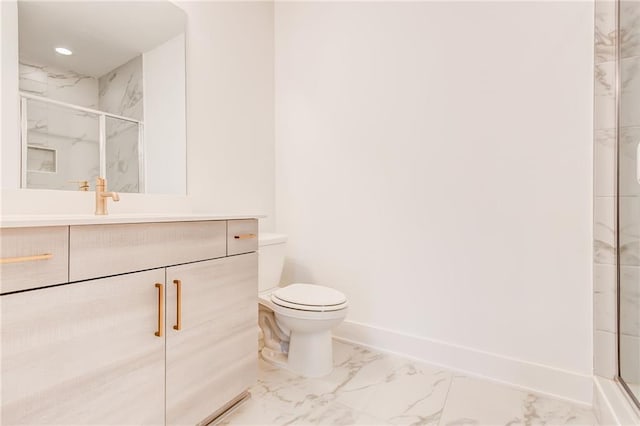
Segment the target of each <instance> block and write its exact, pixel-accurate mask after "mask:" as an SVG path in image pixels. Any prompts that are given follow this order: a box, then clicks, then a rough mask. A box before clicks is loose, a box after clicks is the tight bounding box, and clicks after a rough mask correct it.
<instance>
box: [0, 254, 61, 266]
mask: <svg viewBox="0 0 640 426" xmlns="http://www.w3.org/2000/svg"><path fill="white" fill-rule="evenodd" d="M52 257H53V254H51V253H44V254H36V255H33V256H18V257H3V258H0V265H4V264H5V263H23V262H32V261H34V260H49V259H51V258H52Z"/></svg>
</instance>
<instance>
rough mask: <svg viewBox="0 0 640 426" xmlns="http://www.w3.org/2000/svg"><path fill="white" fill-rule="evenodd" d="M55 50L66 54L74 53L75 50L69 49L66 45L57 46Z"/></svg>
mask: <svg viewBox="0 0 640 426" xmlns="http://www.w3.org/2000/svg"><path fill="white" fill-rule="evenodd" d="M55 50H56V52H57V53H59V54H61V55H65V56H69V55H73V52H72V51H70V50H69V49H67V48H66V47H56V49H55Z"/></svg>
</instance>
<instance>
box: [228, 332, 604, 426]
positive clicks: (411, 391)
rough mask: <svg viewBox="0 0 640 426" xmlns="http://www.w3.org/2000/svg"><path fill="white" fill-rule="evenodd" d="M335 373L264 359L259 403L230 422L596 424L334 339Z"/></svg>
mask: <svg viewBox="0 0 640 426" xmlns="http://www.w3.org/2000/svg"><path fill="white" fill-rule="evenodd" d="M334 364H335V369H334V371H333V372H332V373H331V374H330V375H329V376H328V377H324V378H319V379H308V378H303V377H299V376H296V375H295V374H293V373H290V372H287V371H285V370H281V369H277V368H274V367H272V366H270V365H269V364H266V363H264V362H262V361H260V370H259V378H258V383H257V384H256V385H255V386H254V387H253V388H252V389H250V391H251V393H252V398H251V399H250V400H249V401H248V402H246V403H245V404H244V405H242V406H240V407H239V408H238V409H237V410H236V411H234V412H233V413H231V414H230V415H228V416H227V417H226V418H225V419H223V420H222V424H225V425H306V424H309V425H311V424H313V425H445V424H447V425H457V424H475V425H498V424H499V425H515V424H523V425H538V424H539V425H542V424H547V425H553V424H558V425H560V424H581V425H593V424H596V423H595V418H594V416H593V413H592V412H591V411H590V410H589V409H587V408H585V407H581V406H577V405H574V404H570V403H567V402H564V401H560V400H555V399H553V398H548V397H543V396H540V395H536V394H533V393H529V392H526V391H522V390H518V389H513V388H511V387H508V386H504V385H500V384H496V383H493V382H488V381H483V380H479V379H471V378H468V377H464V376H458V375H454V373H453V372H451V371H448V370H445V369H442V368H439V367H435V366H432V365H428V364H425V363H421V362H418V361H412V360H408V359H405V358H402V357H399V356H394V355H390V354H383V353H380V352H377V351H374V350H371V349H367V348H364V347H361V346H357V345H351V344H347V343H342V342H334Z"/></svg>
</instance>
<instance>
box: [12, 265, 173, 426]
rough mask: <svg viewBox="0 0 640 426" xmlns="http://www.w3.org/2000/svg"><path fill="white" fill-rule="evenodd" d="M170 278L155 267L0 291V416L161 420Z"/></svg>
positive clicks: (53, 420) (54, 420)
mask: <svg viewBox="0 0 640 426" xmlns="http://www.w3.org/2000/svg"><path fill="white" fill-rule="evenodd" d="M164 279H165V271H164V269H158V270H151V271H145V272H140V273H136V274H129V275H122V276H116V277H111V278H104V279H97V280H92V281H85V282H81V283H75V284H68V285H63V286H58V287H49V288H45V289H40V290H33V291H28V292H23V293H14V294H9V295H3V296H0V311H1V319H2V322H1V327H0V337H1V339H2V342H1V343H2V365H1V377H2V397H1V402H2V407H1V409H0V412H1V417H0V424H3V425H13V424H30V425H34V424H38V425H41V424H56V425H91V424H100V425H124V424H129V425H130V424H138V425H140V424H147V425H162V424H163V423H164V409H163V408H164V349H165V337H164V335H162V336H156V335H155V332H156V331H157V327H158V325H159V321H158V319H159V307H160V304H159V302H160V298H159V292H160V290H161V289H160V288H158V287H156V285H155V284H156V283H162V284H161V285H160V286H161V288H162V289H164ZM160 318H161V317H160Z"/></svg>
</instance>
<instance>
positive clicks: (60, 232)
mask: <svg viewBox="0 0 640 426" xmlns="http://www.w3.org/2000/svg"><path fill="white" fill-rule="evenodd" d="M0 257H1V258H2V261H1V262H0V293H9V292H12V291H18V290H27V289H31V288H37V287H44V286H48V285H54V284H61V283H66V282H67V281H69V227H67V226H52V227H42V228H2V229H0Z"/></svg>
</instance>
